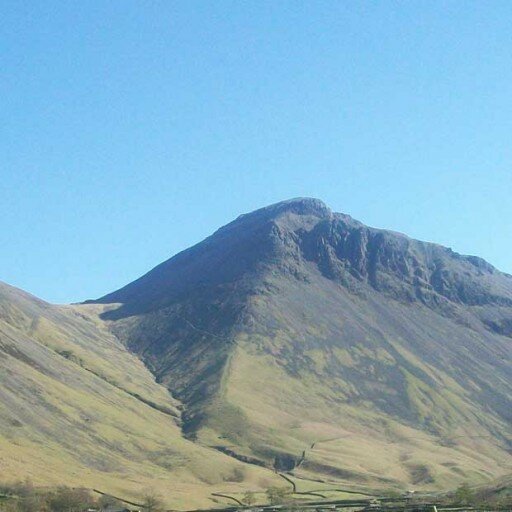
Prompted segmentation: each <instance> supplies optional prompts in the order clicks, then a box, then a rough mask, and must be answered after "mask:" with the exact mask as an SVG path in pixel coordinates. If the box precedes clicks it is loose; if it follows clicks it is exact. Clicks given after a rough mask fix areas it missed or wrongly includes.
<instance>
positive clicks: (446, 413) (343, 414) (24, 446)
mask: <svg viewBox="0 0 512 512" xmlns="http://www.w3.org/2000/svg"><path fill="white" fill-rule="evenodd" d="M511 349H512V277H511V276H509V275H507V274H504V273H502V272H499V271H498V270H497V269H495V268H494V267H492V266H491V265H490V264H488V263H487V262H485V261H484V260H482V259H480V258H477V257H474V256H462V255H459V254H457V253H455V252H453V251H452V250H450V249H447V248H445V247H442V246H439V245H436V244H431V243H426V242H420V241H417V240H413V239H410V238H408V237H407V236H405V235H402V234H399V233H394V232H391V231H385V230H379V229H374V228H370V227H368V226H365V225H364V224H362V223H360V222H358V221H356V220H354V219H352V218H351V217H349V216H347V215H344V214H339V213H334V212H332V211H331V210H330V209H329V208H328V207H327V206H326V205H325V204H324V203H322V202H321V201H319V200H316V199H307V198H306V199H293V200H290V201H285V202H281V203H278V204H275V205H272V206H269V207H266V208H262V209H260V210H257V211H255V212H252V213H249V214H246V215H242V216H240V217H239V218H238V219H236V220H235V221H233V222H231V223H230V224H228V225H226V226H224V227H223V228H221V229H219V230H218V231H217V232H215V233H214V234H213V235H212V236H210V237H209V238H207V239H206V240H204V241H203V242H201V243H199V244H197V245H195V246H194V247H191V248H190V249H187V250H186V251H183V252H182V253H180V254H178V255H176V256H174V257H173V258H171V259H169V260H168V261H166V262H164V263H162V264H161V265H159V266H157V267H156V268H154V269H153V270H151V271H150V272H149V273H147V274H146V275H144V276H143V277H141V278H140V279H138V280H136V281H134V282H133V283H131V284H128V285H127V286H125V287H124V288H121V289H120V290H117V291H115V292H113V293H110V294H108V295H106V296H105V297H102V298H100V299H97V300H91V301H88V302H87V303H84V304H76V305H70V306H53V305H49V304H47V303H45V302H43V301H40V300H38V299H36V298H34V297H32V296H30V295H28V294H25V293H24V292H21V291H20V290H16V289H13V288H11V287H8V286H7V285H1V286H0V355H1V356H2V357H1V358H0V370H1V372H0V381H1V384H2V386H1V387H0V413H1V414H0V468H1V469H2V470H4V469H5V471H6V472H7V473H9V474H14V475H19V476H21V475H24V474H26V473H28V474H29V475H31V476H32V477H34V479H35V480H37V481H40V482H43V483H49V484H51V483H58V482H59V483H60V482H62V481H64V482H69V483H71V484H74V485H78V483H81V485H85V486H87V487H95V488H100V489H105V490H106V491H107V492H111V493H114V494H115V493H118V494H119V493H124V494H122V495H123V496H132V497H136V496H137V495H138V496H140V494H141V490H143V489H144V487H154V488H156V489H158V490H159V491H160V492H161V493H163V494H165V496H166V498H167V500H168V502H169V504H170V505H172V506H173V507H178V508H192V506H208V505H209V506H211V505H213V502H212V501H211V499H212V498H213V497H212V496H211V493H212V492H216V493H219V492H220V493H221V494H225V493H230V494H233V493H240V492H242V491H243V490H244V489H245V490H246V489H252V490H255V491H262V490H264V489H265V487H267V486H269V485H286V482H285V480H284V479H283V478H281V477H279V475H278V474H277V473H276V471H277V472H282V473H286V474H285V476H286V477H287V478H289V479H291V480H292V481H294V482H295V483H296V485H297V486H298V487H300V490H301V491H304V490H308V491H309V490H311V489H319V488H321V489H324V490H325V489H334V488H336V489H341V488H342V489H348V490H354V489H357V490H363V489H364V490H367V491H371V492H379V491H381V490H384V489H390V488H393V489H408V488H411V487H413V488H418V489H448V488H453V487H455V486H457V485H458V484H459V483H461V482H463V481H468V482H474V483H475V484H477V483H482V484H483V483H486V482H491V481H494V480H495V479H503V478H508V477H507V475H510V474H511V473H512V360H511V353H512V350H511ZM48 468H50V469H51V472H48ZM325 492H327V491H325ZM329 492H331V491H329ZM332 492H333V491H332ZM213 499H220V501H222V500H223V498H219V497H217V498H213ZM227 502H229V501H226V503H227Z"/></svg>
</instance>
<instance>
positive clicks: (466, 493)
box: [453, 483, 475, 505]
mask: <svg viewBox="0 0 512 512" xmlns="http://www.w3.org/2000/svg"><path fill="white" fill-rule="evenodd" d="M453 498H454V500H455V502H456V503H457V504H458V505H471V504H472V503H474V501H475V492H474V491H473V490H472V489H471V488H470V487H469V485H468V484H467V483H463V484H462V485H460V486H459V487H458V488H457V490H456V491H455V494H454V495H453Z"/></svg>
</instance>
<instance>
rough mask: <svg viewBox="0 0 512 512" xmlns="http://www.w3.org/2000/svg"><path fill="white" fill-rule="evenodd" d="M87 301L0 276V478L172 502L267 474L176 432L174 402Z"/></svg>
mask: <svg viewBox="0 0 512 512" xmlns="http://www.w3.org/2000/svg"><path fill="white" fill-rule="evenodd" d="M94 309H97V307H96V306H80V307H75V306H64V307H57V306H51V305H49V304H47V303H44V302H42V301H40V300H38V299H36V298H34V297H32V296H30V295H28V294H25V293H23V292H21V291H20V290H17V289H14V288H11V287H9V286H7V285H3V284H2V285H0V479H2V480H13V479H16V478H25V477H30V478H32V479H33V480H34V482H35V483H38V484H49V485H52V484H68V485H74V486H85V487H91V488H96V489H100V490H102V491H104V492H108V493H113V494H116V495H120V496H122V497H127V498H131V499H134V500H135V501H137V499H140V497H141V496H142V495H143V494H144V492H145V490H147V489H148V488H152V489H155V490H157V491H158V492H159V493H160V494H162V495H163V496H164V497H165V499H166V502H167V504H168V505H169V506H174V507H181V508H190V507H193V506H210V505H213V503H212V501H211V500H210V499H209V497H210V493H211V492H213V491H218V490H219V489H221V490H230V489H231V490H238V491H239V490H241V489H242V490H243V489H244V488H253V489H261V488H263V487H265V486H266V485H269V484H270V483H271V481H272V479H273V478H274V477H273V475H272V473H271V472H269V471H266V470H264V469H260V468H257V467H252V466H246V465H244V464H242V463H239V462H238V461H236V460H234V459H232V458H229V457H227V456H225V455H223V454H221V453H219V452H217V451H215V450H211V449H208V448H204V447H201V446H198V445H195V444H194V443H192V442H190V441H187V440H185V439H184V438H183V437H182V435H181V430H180V411H179V409H180V404H179V403H178V402H177V401H176V400H174V399H172V398H171V396H170V394H169V392H168V390H167V389H166V388H164V387H162V386H160V385H158V384H156V383H155V381H154V377H153V376H152V374H151V373H150V372H149V371H148V370H147V369H146V368H145V366H144V365H143V364H142V363H141V362H140V361H139V360H138V359H137V358H136V357H135V356H133V355H132V354H130V353H128V352H127V351H126V350H125V348H124V347H123V346H122V345H121V343H120V342H119V341H118V340H117V339H115V338H114V337H113V336H112V335H111V334H109V333H108V332H107V331H106V330H105V329H103V328H102V327H101V325H100V323H96V322H95V321H94V320H93V318H94V317H95V315H94V314H92V311H91V310H94ZM90 313H91V314H90ZM96 318H97V317H96Z"/></svg>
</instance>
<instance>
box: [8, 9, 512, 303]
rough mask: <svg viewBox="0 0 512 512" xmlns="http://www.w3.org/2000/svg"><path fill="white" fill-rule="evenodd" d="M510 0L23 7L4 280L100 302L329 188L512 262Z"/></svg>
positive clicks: (370, 213) (384, 223) (56, 298)
mask: <svg viewBox="0 0 512 512" xmlns="http://www.w3.org/2000/svg"><path fill="white" fill-rule="evenodd" d="M511 26H512V2H510V1H508V0H507V1H480V2H473V1H449V2H444V1H404V2H395V1H365V2H359V1H358V2H350V1H346V2H345V1H335V2H326V1H317V0H315V1H309V2H301V1H297V0H294V1H289V2H287V1H272V2H271V1H252V2H251V1H233V2H229V1H189V0H183V1H179V2H176V1H175V2H171V1H155V2H141V1H128V0H122V1H121V0H116V1H104V0H102V1H86V2H79V1H71V2H69V1H62V2H54V1H49V0H44V1H34V0H31V1H26V2H23V1H20V0H15V1H9V0H4V1H3V2H2V15H1V17H0V73H1V80H0V94H1V99H0V106H1V118H0V120H1V122H0V228H1V229H0V240H1V250H0V280H3V281H6V282H8V283H10V284H13V285H15V286H18V287H21V288H23V289H26V290H28V291H30V292H32V293H34V294H36V295H38V296H40V297H42V298H44V299H46V300H49V301H53V302H67V301H78V300H83V299H86V298H91V297H98V296H100V295H102V294H104V293H106V292H109V291H111V290H113V289H115V288H117V287H120V286H121V285H123V284H125V283H127V282H129V281H131V280H133V279H134V278H136V277H138V276H140V275H141V274H142V273H144V272H145V271H147V270H149V269H150V268H151V267H153V266H154V265H156V264H158V263H159V262H161V261H163V260H165V259H167V258H168V257H170V256H171V255H173V254H175V253H176V252H178V251H180V250H181V249H184V248H186V247H187V246H190V245H192V244H194V243H196V242H198V241H200V240H201V239H203V238H204V237H205V236H207V235H209V234H210V233H211V232H212V231H213V230H215V229H216V228H218V227H219V226H220V225H222V224H225V223H226V222H228V221H230V220H232V219H233V218H234V217H236V216H237V215H238V214H240V213H243V212H247V211H250V210H253V209H255V208H258V207H260V206H264V205H266V204H269V203H273V202H276V201H279V200H282V199H287V198H290V197H296V196H312V197H318V198H321V199H323V200H324V201H325V202H326V203H327V204H328V205H329V206H331V208H333V209H334V210H336V211H342V212H345V213H348V214H350V215H352V216H353V217H355V218H357V219H359V220H361V221H363V222H365V223H367V224H370V225H373V226H377V227H385V228H389V229H393V230H397V231H402V232H405V233H407V234H409V235H411V236H413V237H416V238H420V239H423V240H429V241H435V242H438V243H442V244H444V245H448V246H450V247H452V248H453V249H454V250H457V251H459V252H463V253H469V254H477V255H480V256H482V257H484V258H486V259H487V260H489V261H490V262H491V263H493V264H494V265H496V266H497V267H498V268H500V269H502V270H504V271H508V272H512V260H511V253H512V233H511V231H512V230H511V225H512V224H511V219H512V30H511Z"/></svg>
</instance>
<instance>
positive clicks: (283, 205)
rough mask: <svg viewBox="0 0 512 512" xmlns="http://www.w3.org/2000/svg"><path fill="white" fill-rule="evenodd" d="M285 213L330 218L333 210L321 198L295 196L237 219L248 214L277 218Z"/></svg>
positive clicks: (249, 214)
mask: <svg viewBox="0 0 512 512" xmlns="http://www.w3.org/2000/svg"><path fill="white" fill-rule="evenodd" d="M285 213H294V214H296V215H312V216H315V217H319V218H330V217H331V216H332V214H333V213H332V210H331V209H330V208H329V207H328V206H327V205H326V204H325V203H324V202H323V201H321V200H320V199H316V198H313V197H295V198H293V199H287V200H285V201H280V202H278V203H274V204H271V205H269V206H265V207H263V208H259V209H258V210H255V211H253V212H251V213H246V214H243V215H240V216H239V217H238V219H237V220H239V219H243V218H247V217H248V216H255V217H268V218H275V217H278V216H280V215H282V214H285Z"/></svg>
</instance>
